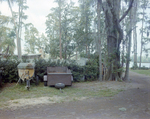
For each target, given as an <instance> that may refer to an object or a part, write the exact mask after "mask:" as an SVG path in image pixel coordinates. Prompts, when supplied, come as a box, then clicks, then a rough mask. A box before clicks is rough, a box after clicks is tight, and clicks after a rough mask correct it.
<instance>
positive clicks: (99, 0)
mask: <svg viewBox="0 0 150 119" xmlns="http://www.w3.org/2000/svg"><path fill="white" fill-rule="evenodd" d="M101 6H102V1H101V0H97V17H98V24H97V30H98V34H97V36H98V55H99V81H102V58H101V49H102V48H101V35H100V34H101V32H100V28H101Z"/></svg>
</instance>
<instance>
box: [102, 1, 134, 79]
mask: <svg viewBox="0 0 150 119" xmlns="http://www.w3.org/2000/svg"><path fill="white" fill-rule="evenodd" d="M133 1H134V0H131V1H130V5H129V7H128V9H127V10H126V12H125V13H124V14H123V15H122V17H121V18H119V11H120V2H121V1H120V0H106V3H105V6H103V9H104V12H105V24H106V28H107V50H108V62H109V65H108V72H107V79H109V80H118V79H120V78H121V77H120V76H121V75H120V73H121V72H120V70H119V69H120V43H121V41H122V40H123V30H122V28H121V26H120V22H121V21H122V20H123V19H124V18H125V16H126V15H127V14H128V12H129V11H130V9H131V7H132V3H133Z"/></svg>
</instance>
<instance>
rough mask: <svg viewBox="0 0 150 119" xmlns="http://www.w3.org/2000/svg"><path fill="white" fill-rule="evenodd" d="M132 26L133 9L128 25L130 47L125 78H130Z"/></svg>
mask: <svg viewBox="0 0 150 119" xmlns="http://www.w3.org/2000/svg"><path fill="white" fill-rule="evenodd" d="M132 27H133V9H131V10H130V13H129V23H128V26H127V39H128V42H127V43H128V46H127V47H128V49H127V61H126V71H125V76H124V80H129V64H130V52H131V39H132Z"/></svg>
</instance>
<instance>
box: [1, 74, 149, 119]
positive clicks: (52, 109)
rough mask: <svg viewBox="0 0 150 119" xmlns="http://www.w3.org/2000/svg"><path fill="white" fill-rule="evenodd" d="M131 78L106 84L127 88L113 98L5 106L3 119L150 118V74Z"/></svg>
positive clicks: (112, 86) (2, 112)
mask: <svg viewBox="0 0 150 119" xmlns="http://www.w3.org/2000/svg"><path fill="white" fill-rule="evenodd" d="M130 79H131V80H130V81H129V82H125V83H117V85H116V84H115V82H112V83H111V85H110V83H107V82H106V83H104V86H106V87H110V88H121V89H122V88H123V89H124V91H122V92H120V93H119V94H117V95H115V96H113V97H100V98H88V99H83V100H76V101H66V102H63V103H44V104H43V103H42V104H40V103H39V104H36V105H24V107H22V106H20V107H19V106H18V107H17V108H15V109H14V108H13V107H12V108H4V109H0V119H41V118H42V119H150V77H148V76H145V75H141V74H137V73H134V72H130ZM112 84H113V85H112ZM85 88H86V86H85Z"/></svg>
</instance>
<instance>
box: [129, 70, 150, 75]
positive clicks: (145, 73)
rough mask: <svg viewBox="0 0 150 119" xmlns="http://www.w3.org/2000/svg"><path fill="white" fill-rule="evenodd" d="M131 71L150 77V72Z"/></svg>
mask: <svg viewBox="0 0 150 119" xmlns="http://www.w3.org/2000/svg"><path fill="white" fill-rule="evenodd" d="M131 71H133V72H136V73H138V74H144V75H147V76H150V70H131Z"/></svg>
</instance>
